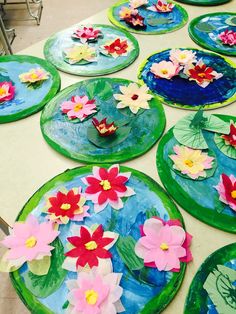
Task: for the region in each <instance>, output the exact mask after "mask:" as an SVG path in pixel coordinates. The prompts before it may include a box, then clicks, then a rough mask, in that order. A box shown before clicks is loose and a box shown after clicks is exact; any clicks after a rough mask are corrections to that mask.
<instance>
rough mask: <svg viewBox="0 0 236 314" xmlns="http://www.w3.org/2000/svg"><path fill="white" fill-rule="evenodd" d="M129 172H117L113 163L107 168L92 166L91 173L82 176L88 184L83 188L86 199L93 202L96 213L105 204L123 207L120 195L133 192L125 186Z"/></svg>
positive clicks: (117, 166)
mask: <svg viewBox="0 0 236 314" xmlns="http://www.w3.org/2000/svg"><path fill="white" fill-rule="evenodd" d="M130 176H131V173H130V172H124V173H119V165H113V166H111V167H110V168H109V169H105V168H100V167H96V166H94V167H93V175H89V176H87V177H85V178H82V181H83V182H84V184H86V185H88V187H86V190H85V195H86V198H87V199H90V200H91V201H92V202H93V203H94V211H95V212H96V213H98V212H100V211H102V210H103V209H104V208H105V207H106V206H107V205H110V206H111V207H112V208H114V209H117V210H118V209H121V208H123V206H124V205H123V202H122V199H121V198H122V197H129V196H131V195H134V194H135V192H134V190H133V189H132V188H130V187H129V186H126V183H127V182H128V180H129V178H130Z"/></svg>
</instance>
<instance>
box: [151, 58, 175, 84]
mask: <svg viewBox="0 0 236 314" xmlns="http://www.w3.org/2000/svg"><path fill="white" fill-rule="evenodd" d="M150 71H151V72H152V73H153V74H154V75H155V76H156V77H157V78H164V79H167V80H170V79H171V78H172V77H173V76H176V75H178V73H179V71H180V67H179V65H178V64H174V63H173V62H171V61H164V60H163V61H161V62H158V63H153V64H152V66H151V68H150Z"/></svg>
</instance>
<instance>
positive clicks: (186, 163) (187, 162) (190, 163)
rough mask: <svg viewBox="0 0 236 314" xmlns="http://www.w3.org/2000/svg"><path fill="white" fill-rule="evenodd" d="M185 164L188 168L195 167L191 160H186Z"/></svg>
mask: <svg viewBox="0 0 236 314" xmlns="http://www.w3.org/2000/svg"><path fill="white" fill-rule="evenodd" d="M184 163H185V165H186V166H188V167H192V166H193V161H192V160H190V159H186V160H185V161H184Z"/></svg>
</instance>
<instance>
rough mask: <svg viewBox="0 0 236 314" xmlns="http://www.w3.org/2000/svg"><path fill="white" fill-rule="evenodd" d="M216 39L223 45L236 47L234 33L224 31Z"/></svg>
mask: <svg viewBox="0 0 236 314" xmlns="http://www.w3.org/2000/svg"><path fill="white" fill-rule="evenodd" d="M218 38H219V39H220V40H221V41H222V43H223V44H224V45H228V46H234V45H236V32H234V31H233V30H229V29H226V30H225V31H224V32H222V33H220V34H219V35H218Z"/></svg>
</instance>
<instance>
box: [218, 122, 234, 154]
mask: <svg viewBox="0 0 236 314" xmlns="http://www.w3.org/2000/svg"><path fill="white" fill-rule="evenodd" d="M221 137H222V138H223V139H224V140H225V144H226V145H231V146H233V147H235V148H236V126H235V125H234V123H233V122H232V123H230V133H229V134H228V135H222V136H221Z"/></svg>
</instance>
